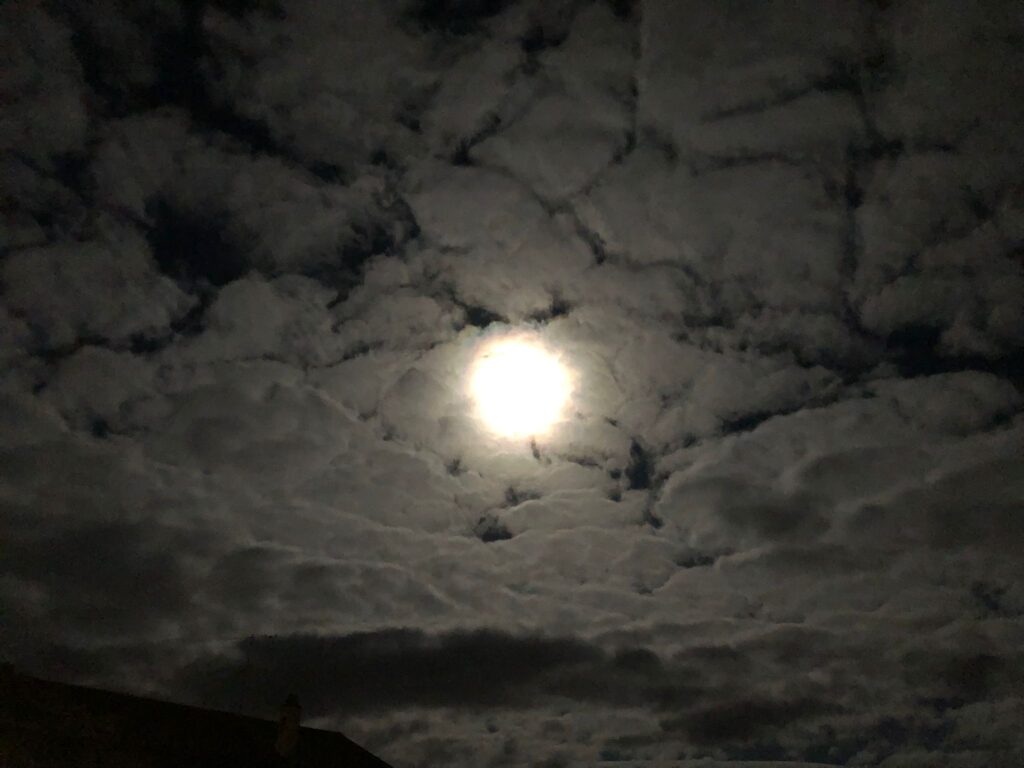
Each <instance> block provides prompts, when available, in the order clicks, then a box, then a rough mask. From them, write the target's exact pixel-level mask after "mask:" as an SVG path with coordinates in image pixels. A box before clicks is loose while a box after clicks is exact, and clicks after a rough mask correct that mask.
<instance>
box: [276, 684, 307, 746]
mask: <svg viewBox="0 0 1024 768" xmlns="http://www.w3.org/2000/svg"><path fill="white" fill-rule="evenodd" d="M301 720H302V707H301V706H300V705H299V699H298V697H297V696H296V695H295V694H294V693H289V694H288V698H287V699H285V700H284V704H282V705H281V716H280V718H279V719H278V721H277V742H276V743H275V744H274V750H275V751H276V752H277V754H278V755H280V756H281V757H283V758H284V759H285V760H289V761H290V760H293V759H294V757H295V752H296V749H297V747H298V745H299V723H300V721H301Z"/></svg>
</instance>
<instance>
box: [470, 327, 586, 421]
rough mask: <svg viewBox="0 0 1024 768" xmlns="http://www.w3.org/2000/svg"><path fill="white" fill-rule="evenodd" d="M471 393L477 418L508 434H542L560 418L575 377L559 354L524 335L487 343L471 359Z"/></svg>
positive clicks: (567, 401)
mask: <svg viewBox="0 0 1024 768" xmlns="http://www.w3.org/2000/svg"><path fill="white" fill-rule="evenodd" d="M469 382H470V383H469V388H470V393H471V395H472V398H473V400H474V402H475V403H476V411H477V416H478V417H479V419H480V420H481V421H482V422H483V423H484V425H486V427H487V428H488V429H489V430H490V431H491V432H493V433H494V434H496V435H498V436H500V437H506V438H521V437H538V436H541V435H543V434H545V433H547V432H548V431H549V430H550V429H551V428H552V427H553V426H554V425H555V424H556V423H557V422H558V421H560V420H561V418H562V416H563V414H564V411H565V408H566V406H567V405H568V403H569V398H570V395H571V393H572V376H571V375H570V372H569V370H568V369H567V368H566V367H565V366H563V365H562V363H561V362H560V361H559V359H558V357H556V356H555V355H553V354H551V353H550V352H548V351H547V350H546V349H545V348H544V347H543V346H542V345H540V344H538V343H532V342H531V341H529V340H526V339H522V338H506V339H499V340H497V341H494V342H491V343H490V344H488V345H486V346H485V347H484V348H483V349H482V350H481V351H480V353H479V354H478V355H477V357H476V359H475V361H474V362H473V366H472V370H471V372H470V377H469Z"/></svg>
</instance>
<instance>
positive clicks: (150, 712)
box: [0, 669, 390, 768]
mask: <svg viewBox="0 0 1024 768" xmlns="http://www.w3.org/2000/svg"><path fill="white" fill-rule="evenodd" d="M300 713H301V708H300V707H299V703H298V700H297V699H296V698H295V697H294V695H293V696H289V697H288V699H287V700H286V701H285V704H284V706H283V707H282V710H281V717H280V719H279V721H278V722H274V721H272V720H261V719H259V718H254V717H243V716H241V715H233V714H229V713H226V712H217V711H214V710H208V709H201V708H199V707H189V706H184V705H182V704H171V703H169V702H165V701H155V700H153V699H144V698H139V697H137V696H127V695H124V694H120V693H112V692H110V691H102V690H97V689H95V688H84V687H81V686H77V685H65V684H63V683H53V682H48V681H44V680H38V679H36V678H32V677H28V676H25V675H19V674H17V673H13V672H11V671H10V670H9V669H7V670H4V671H2V672H0V766H3V768H30V767H31V768H57V767H58V766H59V767H60V768H65V767H72V766H73V767H74V768H93V766H95V767H96V768H99V767H100V766H103V768H172V767H173V768H182V767H183V766H189V768H201V767H202V768H206V767H207V766H209V767H210V768H213V766H217V768H228V767H230V768H271V767H272V766H306V767H308V768H320V767H321V766H324V767H326V766H331V768H390V767H389V766H388V764H387V763H385V762H384V761H383V760H380V759H379V758H377V757H375V756H374V755H372V754H370V753H369V752H367V751H366V750H365V749H363V748H362V747H360V746H359V745H358V744H356V743H355V742H353V741H350V740H349V739H347V738H345V737H344V736H343V735H342V734H340V733H334V732H332V731H323V730H318V729H315V728H303V727H301V726H300V724H299V718H300Z"/></svg>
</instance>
